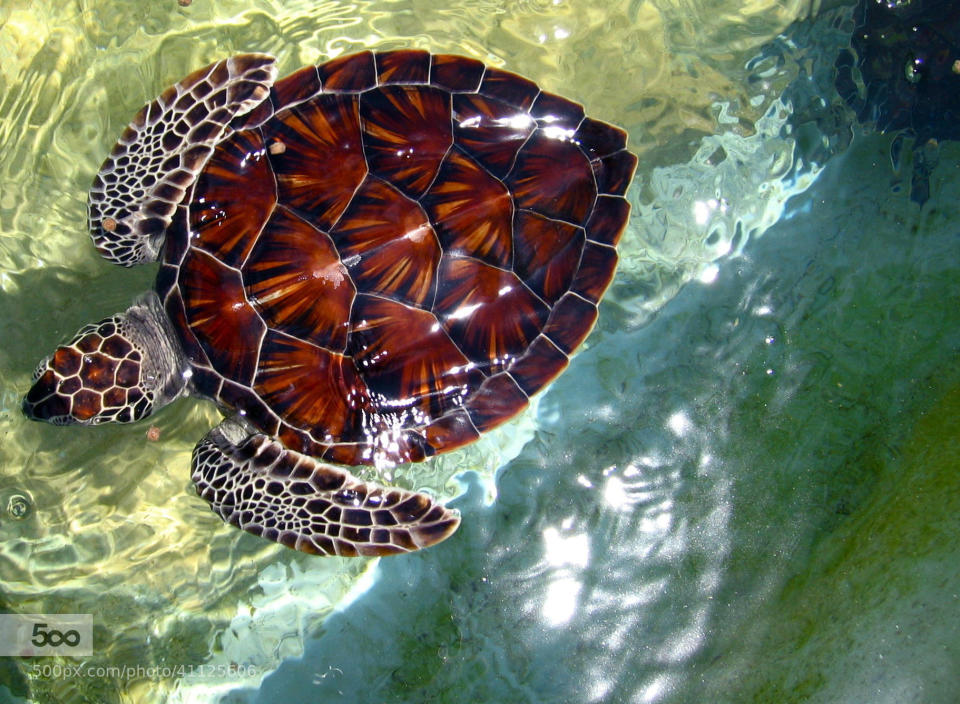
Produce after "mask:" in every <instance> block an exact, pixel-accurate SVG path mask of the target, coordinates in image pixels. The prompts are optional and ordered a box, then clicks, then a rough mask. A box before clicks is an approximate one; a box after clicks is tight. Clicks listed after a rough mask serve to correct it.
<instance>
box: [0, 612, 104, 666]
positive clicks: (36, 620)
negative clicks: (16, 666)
mask: <svg viewBox="0 0 960 704" xmlns="http://www.w3.org/2000/svg"><path fill="white" fill-rule="evenodd" d="M2 655H17V656H33V655H80V656H86V655H93V615H92V614H0V656H2Z"/></svg>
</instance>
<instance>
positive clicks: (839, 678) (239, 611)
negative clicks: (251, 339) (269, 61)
mask: <svg viewBox="0 0 960 704" xmlns="http://www.w3.org/2000/svg"><path fill="white" fill-rule="evenodd" d="M594 5H595V4H594V3H589V2H581V3H568V2H560V3H555V2H516V3H504V2H489V3H464V4H462V5H457V4H452V5H451V4H444V5H443V6H442V7H437V6H436V5H435V4H432V3H420V2H391V3H373V2H369V3H351V4H347V3H336V2H333V3H323V4H319V5H318V4H316V3H306V2H302V3H258V4H255V5H254V6H253V7H250V6H249V5H241V4H239V3H223V2H221V3H212V4H210V3H204V2H195V3H194V4H193V5H192V6H191V7H189V8H185V9H184V8H180V7H179V6H177V5H176V3H174V2H169V3H165V2H158V3H152V4H150V5H149V6H144V7H142V8H137V9H131V8H130V7H129V6H128V5H127V4H121V3H116V2H112V3H78V4H74V5H73V6H71V7H69V8H68V9H54V6H52V5H51V6H50V8H48V7H47V6H46V5H44V4H30V5H27V4H24V5H17V4H12V5H7V6H5V8H4V9H3V10H0V21H3V22H4V24H3V26H2V27H0V52H2V58H3V60H2V61H0V76H2V80H3V84H2V88H3V91H2V93H3V95H4V96H5V97H4V98H3V102H2V103H0V140H2V144H0V146H2V150H0V154H2V156H0V291H2V293H0V324H2V326H3V338H4V345H3V347H2V349H0V439H2V441H0V537H2V540H0V606H3V607H5V608H7V609H9V610H15V611H20V612H43V611H54V612H56V611H61V612H68V611H80V612H85V611H88V612H92V613H94V614H95V621H96V623H97V635H96V637H97V641H96V652H95V655H94V656H93V657H92V658H89V659H87V661H86V662H87V664H92V665H98V666H99V665H133V666H134V667H135V666H137V665H141V666H144V667H148V666H152V665H161V666H169V667H176V666H181V667H183V668H185V669H186V672H188V673H190V672H191V671H190V670H189V668H190V667H191V666H192V667H193V670H192V675H191V676H189V677H180V676H176V675H174V674H171V676H160V677H147V676H139V677H137V676H134V677H129V678H122V677H116V676H106V677H102V678H62V677H61V678H58V677H55V676H43V675H42V674H41V675H40V676H38V677H37V676H32V675H31V673H32V671H33V670H32V667H33V665H34V664H36V660H38V659H35V660H32V661H26V660H22V661H17V660H12V659H4V660H3V663H2V664H0V684H3V685H5V686H6V687H7V689H6V690H3V689H0V701H4V700H6V699H9V700H13V701H18V699H14V697H26V698H28V699H29V700H32V701H38V702H48V701H49V702H54V701H57V702H60V701H89V700H93V701H106V702H112V701H131V702H133V701H137V702H139V701H158V702H159V701H167V700H170V701H204V700H207V701H217V700H218V699H219V700H220V701H230V702H248V701H266V702H270V701H285V700H287V699H285V697H294V700H302V699H304V698H307V697H310V698H311V699H316V700H322V701H344V702H366V701H369V702H393V701H397V702H406V701H409V702H421V701H438V702H460V701H480V702H503V701H530V702H583V701H596V702H688V701H689V702H693V701H705V700H709V701H731V702H739V701H824V702H835V701H898V702H899V701H923V702H937V701H953V700H954V699H955V698H956V693H957V692H958V691H960V681H958V679H957V675H956V674H955V673H957V672H960V668H958V667H957V665H958V661H960V653H958V651H957V646H956V644H955V642H954V641H953V640H951V638H950V633H951V631H950V629H949V625H950V624H951V623H953V622H954V616H953V614H955V613H956V608H957V605H958V599H960V596H958V594H957V590H956V585H957V583H958V580H957V576H958V575H957V571H958V568H957V566H956V565H957V564H958V562H957V560H956V556H957V555H956V548H955V547H954V546H955V544H956V540H955V536H956V535H957V533H958V530H957V529H958V528H960V526H958V518H957V516H958V515H960V513H958V510H957V509H958V508H960V506H958V505H957V502H958V498H957V497H958V496H960V492H958V491H957V489H958V487H957V483H958V475H957V472H956V467H957V454H958V451H957V430H958V429H957V427H956V422H957V421H956V418H957V417H958V415H957V410H958V409H957V406H958V403H960V402H958V400H957V398H958V389H960V386H958V382H960V378H958V365H957V353H958V351H960V339H958V338H960V333H958V332H957V330H958V326H957V324H956V323H957V317H958V313H957V306H956V301H957V294H958V287H960V285H958V283H957V281H958V280H960V279H958V277H957V268H958V256H957V248H958V245H960V223H958V218H957V215H956V212H955V203H956V202H957V196H958V193H957V190H958V187H960V179H958V178H957V174H956V166H955V165H956V164H957V156H958V152H957V149H955V148H954V147H953V146H952V145H944V146H943V149H942V153H941V158H940V166H939V167H938V170H937V171H936V172H935V173H934V178H933V182H932V191H933V195H932V198H931V200H930V202H928V203H927V204H926V206H924V208H923V209H920V208H918V207H917V206H916V205H915V204H913V203H912V202H910V200H909V198H908V196H907V193H906V190H907V189H904V188H902V187H899V186H898V184H899V182H902V181H904V180H905V179H906V180H907V181H908V180H909V162H908V163H906V164H904V165H903V166H902V167H901V169H902V171H901V172H900V173H899V174H898V173H896V172H894V171H893V169H892V167H891V164H890V159H889V150H890V143H891V138H890V137H888V136H887V137H884V136H879V137H878V136H866V137H865V136H863V135H862V134H860V132H859V130H856V131H851V129H850V127H849V122H848V121H849V116H848V115H845V113H844V110H843V108H842V105H841V104H840V103H839V102H838V99H837V98H836V96H834V95H833V94H832V93H831V92H830V86H829V78H828V77H829V67H830V66H831V65H832V55H831V53H830V52H835V51H837V50H838V48H839V46H840V45H841V44H842V40H843V36H842V35H843V30H844V23H843V22H842V21H837V22H834V21H833V20H834V19H835V18H836V17H839V18H840V19H841V20H842V15H837V16H834V15H829V16H825V17H824V18H822V19H821V20H820V21H818V22H817V23H816V24H809V25H799V26H794V27H790V28H789V29H788V30H787V31H788V33H789V35H790V37H791V40H792V41H785V40H776V39H775V38H776V36H777V34H778V32H780V31H781V30H784V29H785V28H787V26H788V24H789V22H790V21H791V20H792V19H793V18H794V17H796V16H798V15H799V14H800V13H801V12H802V11H803V7H802V6H801V5H799V4H798V5H797V7H795V8H783V7H781V6H780V5H778V6H777V8H774V7H773V5H772V4H771V5H762V4H761V5H758V6H756V7H755V8H754V9H753V11H752V12H750V13H749V14H746V13H745V12H744V11H743V9H742V4H737V5H733V4H730V5H729V6H727V7H726V8H724V7H721V6H720V5H718V4H711V5H709V6H707V5H697V4H694V3H683V4H680V3H666V2H664V3H658V4H639V3H611V4H609V5H604V6H603V7H604V8H605V9H599V8H598V7H596V6H594ZM400 45H415V46H422V47H427V48H431V49H434V50H438V51H457V52H461V53H470V54H472V55H475V56H478V57H479V58H482V59H484V60H486V61H488V62H491V63H494V64H498V65H503V66H506V67H508V68H510V69H511V70H515V71H518V72H520V73H523V74H525V75H527V76H530V77H531V78H534V79H535V80H537V81H538V82H539V83H540V84H541V85H542V86H544V87H545V88H547V89H550V90H554V91H557V92H560V93H563V94H565V95H568V96H570V97H572V98H575V99H577V100H580V101H581V102H583V103H584V104H585V105H586V106H587V110H588V113H589V114H591V115H594V116H596V117H599V118H602V119H607V120H610V121H613V122H616V123H619V124H621V125H623V126H624V127H625V128H627V129H628V130H629V131H630V139H631V146H632V148H633V149H634V150H635V151H636V152H637V153H638V155H639V156H640V159H641V164H640V169H639V171H638V178H637V182H636V183H635V186H634V188H633V192H632V195H633V201H634V203H635V212H634V218H633V221H632V223H631V228H630V230H629V231H628V234H627V235H626V236H625V241H624V243H623V248H622V249H623V252H622V254H623V260H622V261H623V263H622V266H621V270H620V272H619V274H618V278H617V280H616V281H615V283H614V287H613V289H612V291H611V294H610V296H609V297H608V300H607V302H606V304H605V305H604V306H603V308H602V310H601V319H600V323H599V325H598V329H597V330H596V331H595V333H594V334H593V336H592V337H591V338H590V340H589V341H588V344H587V347H586V348H585V350H584V351H583V352H582V353H581V354H580V355H578V356H577V357H576V359H575V360H574V363H573V364H572V365H571V368H570V369H569V370H568V372H567V373H566V374H565V375H564V376H563V377H561V379H560V380H558V382H557V383H556V384H554V385H553V386H552V387H551V388H550V389H549V390H548V391H547V392H546V393H545V394H544V395H543V396H542V397H541V399H540V402H539V404H538V407H537V408H536V409H534V410H533V411H531V412H530V413H528V414H526V415H525V416H524V417H523V418H522V419H520V420H519V421H517V422H515V423H512V424H509V425H508V426H507V427H506V428H504V429H502V430H501V431H499V432H498V433H496V434H495V435H493V436H491V437H489V438H487V439H485V440H484V441H483V442H482V443H481V444H480V445H479V446H477V447H474V448H471V449H470V450H468V451H465V452H462V453H456V454H455V455H452V456H450V457H448V458H441V460H440V461H438V462H434V463H431V464H430V465H428V466H425V467H416V468H401V469H400V470H398V472H397V476H396V477H394V480H395V481H396V482H397V483H401V484H404V485H407V486H415V487H417V488H424V487H425V488H429V489H432V490H434V491H436V492H437V493H439V494H441V495H444V496H450V497H453V496H456V495H457V494H459V493H460V492H461V491H462V490H465V494H464V495H463V496H461V497H460V498H458V499H456V500H455V501H454V505H456V506H458V507H459V508H460V510H461V511H462V513H463V516H464V523H463V526H462V528H461V529H460V531H459V532H458V534H457V535H456V536H455V537H454V538H453V539H451V540H450V541H448V542H447V543H446V544H444V545H442V546H440V547H438V548H436V549H433V550H430V551H428V552H426V553H424V554H422V555H412V556H408V557H403V558H398V559H391V560H385V561H382V562H380V563H369V562H365V561H358V560H355V561H349V560H331V559H325V560H316V559H313V560H311V559H309V558H307V557H306V556H299V555H296V554H293V553H291V552H290V551H287V550H285V549H281V548H278V547H276V546H273V545H270V544H268V543H265V542H263V541H259V540H257V539H256V538H253V537H252V536H246V535H241V534H239V532H237V531H235V530H233V529H230V528H227V527H225V526H222V525H221V524H220V523H219V521H218V519H216V517H215V516H213V515H212V514H211V513H210V512H209V510H208V508H207V506H206V505H205V503H204V502H203V501H201V500H200V499H198V498H197V497H196V496H195V495H194V493H193V490H192V488H191V487H190V486H189V469H188V467H189V452H190V450H191V449H192V446H193V444H194V442H195V441H196V440H197V439H198V438H199V437H200V436H202V435H203V433H204V432H206V430H207V429H208V428H209V427H210V426H211V425H212V424H213V423H215V422H216V420H217V413H216V412H215V411H214V410H213V409H212V408H209V407H208V405H207V404H204V403H202V402H191V401H182V402H180V403H178V404H177V405H175V406H173V407H171V408H169V409H167V410H165V411H164V412H163V413H161V414H160V415H158V416H157V417H155V419H154V423H155V425H156V426H158V427H159V429H160V433H161V435H160V440H159V442H150V441H148V440H147V439H146V430H147V426H131V427H126V428H98V429H96V430H93V431H89V432H84V431H81V430H69V429H56V428H49V427H44V426H40V425H37V424H32V423H31V424H28V423H27V422H26V421H25V420H24V419H23V418H22V417H21V415H20V413H19V409H18V405H19V398H20V396H21V394H22V393H23V392H24V391H25V390H26V387H27V385H28V382H29V376H30V372H31V371H32V368H33V365H34V364H35V362H36V360H37V359H38V358H39V356H40V355H41V354H43V353H44V352H45V351H46V350H47V349H48V348H49V347H51V346H52V345H53V344H55V343H56V342H57V341H58V340H59V339H60V338H62V337H64V336H66V335H69V334H70V333H72V332H73V330H75V329H76V328H77V327H78V326H79V325H80V324H82V323H83V322H85V321H87V320H92V319H96V318H99V317H102V316H103V315H106V314H109V313H111V312H113V311H115V310H120V309H122V308H124V307H125V306H126V305H127V303H128V301H129V299H130V298H131V297H132V296H133V295H135V294H136V293H137V292H139V291H140V290H142V289H143V288H145V287H146V286H148V285H149V282H150V281H151V279H152V271H150V270H146V269H144V270H136V271H129V272H128V271H120V270H117V269H115V268H113V267H110V266H108V265H107V264H105V263H104V262H102V261H101V260H100V259H99V258H98V257H97V256H96V254H95V252H94V251H93V248H92V247H91V246H90V245H89V241H88V239H87V237H86V234H85V233H84V231H83V222H84V202H85V194H86V188H87V186H88V184H89V180H90V179H91V177H92V174H93V173H94V172H95V170H96V168H97V166H98V165H99V162H100V161H101V159H102V157H103V155H104V154H105V153H106V152H107V151H108V150H109V148H110V145H111V144H112V141H113V139H114V137H115V135H116V134H117V133H118V132H119V131H120V129H122V126H123V125H124V124H126V122H127V121H128V120H129V118H130V116H131V115H132V114H133V113H134V112H135V111H136V109H137V108H138V107H139V106H140V105H141V104H142V103H143V102H145V101H146V100H148V99H150V98H152V97H153V96H154V95H155V94H156V93H157V92H158V91H159V90H160V89H161V88H162V87H164V86H165V85H167V84H168V83H170V82H171V81H173V80H176V79H177V78H179V77H180V76H182V75H184V74H186V73H187V72H189V70H191V69H192V68H195V67H196V66H199V65H202V64H203V63H206V62H208V61H210V60H212V59H213V58H216V57H219V56H222V55H224V54H227V53H230V52H233V51H239V50H254V49H256V50H267V51H272V52H274V53H276V54H277V55H278V56H280V58H281V62H282V67H283V68H282V70H283V71H284V72H286V71H288V70H291V69H293V68H295V67H297V66H299V65H300V64H302V63H304V62H307V61H315V60H318V59H320V58H322V57H325V56H328V55H332V54H334V53H338V52H345V51H349V50H352V49H356V48H361V47H365V46H376V47H391V46H400ZM764 47H765V48H764ZM818 96H823V97H824V99H825V101H826V105H824V104H822V103H821V102H820V101H819V99H818ZM830 115H836V116H837V117H835V118H834V119H832V120H830V119H827V118H828V116H830ZM845 120H847V122H845ZM854 135H855V136H854ZM851 136H853V141H852V143H850V137H851ZM797 137H800V139H799V141H798V139H797ZM791 196H792V198H791ZM685 282H688V283H686V285H683V284H684V283H685ZM498 467H500V468H501V469H500V471H499V472H497V471H496V470H497V468H498ZM459 472H465V474H459V475H458V473H459ZM455 477H459V479H457V478H455ZM14 495H22V496H24V497H26V498H27V499H28V506H29V511H28V513H27V515H26V517H25V518H20V519H17V518H15V517H14V516H13V514H11V512H10V511H9V510H7V507H8V504H9V500H10V498H11V497H13V496H14ZM334 609H335V610H334ZM301 654H302V657H300V656H301ZM285 658H287V659H285ZM48 662H52V661H49V660H45V661H44V663H43V664H47V663H48ZM201 664H208V665H224V666H229V665H231V664H233V665H235V666H243V668H244V669H243V673H244V674H246V673H249V672H250V671H249V670H247V669H246V668H247V667H248V666H249V667H250V668H251V670H252V671H253V673H254V674H252V675H251V676H249V677H247V678H246V679H245V678H243V677H241V676H240V675H239V674H238V673H237V669H238V668H237V667H234V668H233V673H232V674H230V675H224V674H223V671H222V670H220V671H218V670H212V671H208V672H207V673H200V672H199V665H201ZM274 670H275V673H274V674H272V675H269V676H268V677H267V678H266V680H264V681H263V683H262V687H260V681H261V679H262V677H263V676H264V675H268V673H271V672H274ZM256 687H260V689H259V691H257V690H256V689H255V688H256ZM4 698H6V699H4Z"/></svg>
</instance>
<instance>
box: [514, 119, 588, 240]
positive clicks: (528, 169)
mask: <svg viewBox="0 0 960 704" xmlns="http://www.w3.org/2000/svg"><path fill="white" fill-rule="evenodd" d="M507 184H508V185H509V186H510V187H511V190H512V191H513V193H514V197H515V198H516V200H517V205H518V206H519V207H521V208H529V209H530V210H534V211H536V212H538V213H541V214H543V215H546V216H547V217H549V218H556V219H558V220H565V221H567V222H570V223H573V224H574V225H583V224H585V223H586V221H587V218H588V217H589V216H590V213H591V210H592V208H593V204H594V201H595V200H596V198H597V187H596V184H595V183H594V178H593V171H592V170H591V167H590V163H589V162H588V161H587V158H586V157H585V156H584V155H583V152H582V151H580V149H579V147H577V145H576V144H574V143H573V142H569V141H565V140H563V139H559V138H551V137H548V136H546V134H545V133H544V131H543V130H538V131H537V132H536V133H534V134H533V135H532V136H531V137H530V139H529V140H527V142H526V144H524V145H523V148H522V149H521V150H520V153H519V154H518V155H517V161H516V163H515V164H514V167H513V169H512V170H511V171H510V175H509V176H508V177H507Z"/></svg>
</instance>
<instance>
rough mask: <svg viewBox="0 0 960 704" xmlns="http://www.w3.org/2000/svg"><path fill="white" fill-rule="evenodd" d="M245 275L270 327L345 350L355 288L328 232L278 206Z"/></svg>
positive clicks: (252, 296) (256, 305) (245, 279)
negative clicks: (324, 232) (326, 233)
mask: <svg viewBox="0 0 960 704" xmlns="http://www.w3.org/2000/svg"><path fill="white" fill-rule="evenodd" d="M243 276H244V283H245V284H246V290H247V294H248V295H249V297H250V300H251V301H252V302H253V306H254V308H256V309H257V310H258V311H259V312H260V314H261V315H262V316H263V318H264V320H265V321H266V322H267V323H268V324H269V325H270V327H272V328H275V329H278V330H283V331H284V332H285V333H287V334H288V335H293V336H294V337H298V338H300V339H302V340H306V341H308V342H312V343H314V344H316V345H320V346H322V347H326V348H328V349H330V350H334V351H339V352H342V351H343V350H344V348H345V347H346V344H347V325H348V322H349V319H350V306H351V304H352V303H353V296H354V294H355V292H356V288H355V287H354V284H353V280H352V279H351V278H350V276H349V274H348V273H347V270H346V268H345V267H344V266H343V264H342V263H341V261H340V257H339V255H338V254H337V250H336V249H335V248H334V246H333V243H332V242H331V241H330V238H329V237H327V235H325V234H323V233H322V232H320V231H318V230H316V229H315V228H313V227H311V226H310V225H309V224H307V223H306V222H304V221H303V220H301V219H300V218H298V217H297V216H296V215H293V214H292V213H291V212H289V211H288V210H286V209H285V208H278V209H277V211H276V213H275V214H274V216H273V218H271V220H270V222H269V223H267V226H266V227H265V228H264V231H263V234H262V235H261V236H260V239H259V241H258V242H257V246H256V247H255V248H254V249H253V252H251V254H250V258H249V260H248V261H247V263H246V264H245V265H244V267H243Z"/></svg>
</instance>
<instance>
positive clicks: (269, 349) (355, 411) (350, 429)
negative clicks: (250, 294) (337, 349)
mask: <svg viewBox="0 0 960 704" xmlns="http://www.w3.org/2000/svg"><path fill="white" fill-rule="evenodd" d="M253 388H254V390H255V391H256V392H257V393H258V394H259V395H260V397H261V398H263V400H264V401H266V402H267V404H268V405H269V406H270V407H271V408H273V409H274V410H276V411H277V412H278V413H279V414H280V416H281V417H282V418H284V419H285V420H286V421H287V422H288V423H290V424H291V425H293V426H294V427H297V428H325V429H326V430H327V432H326V433H323V434H321V437H317V438H316V439H317V441H318V442H328V443H329V442H337V441H339V440H344V439H349V438H352V437H355V436H356V435H357V433H358V432H359V431H360V430H361V427H362V416H363V414H364V413H369V412H370V411H371V409H370V398H369V394H368V392H367V389H366V385H365V384H364V383H363V381H362V380H361V379H360V378H359V377H358V376H357V373H356V369H355V368H354V365H353V360H352V359H350V358H349V357H344V355H342V354H336V353H334V352H330V351H329V350H325V349H323V348H320V347H317V346H316V345H311V344H309V343H307V342H303V341H302V340H297V339H295V338H292V337H287V336H285V335H282V334H280V333H276V332H273V331H272V330H271V331H269V332H267V335H266V337H265V338H264V341H263V345H262V350H261V353H260V365H259V368H258V370H257V377H256V380H255V382H254V384H253ZM315 437H316V435H315Z"/></svg>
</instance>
